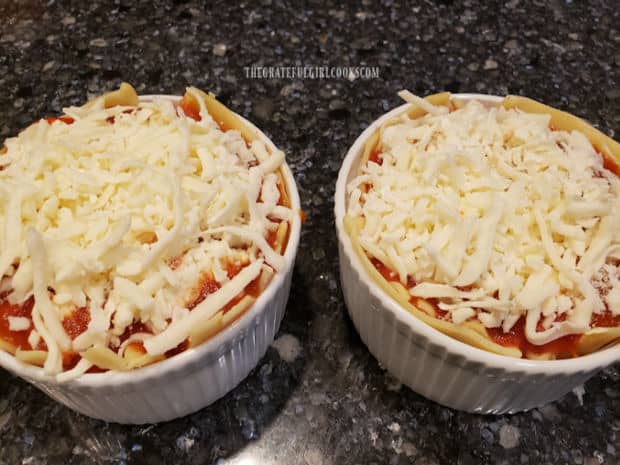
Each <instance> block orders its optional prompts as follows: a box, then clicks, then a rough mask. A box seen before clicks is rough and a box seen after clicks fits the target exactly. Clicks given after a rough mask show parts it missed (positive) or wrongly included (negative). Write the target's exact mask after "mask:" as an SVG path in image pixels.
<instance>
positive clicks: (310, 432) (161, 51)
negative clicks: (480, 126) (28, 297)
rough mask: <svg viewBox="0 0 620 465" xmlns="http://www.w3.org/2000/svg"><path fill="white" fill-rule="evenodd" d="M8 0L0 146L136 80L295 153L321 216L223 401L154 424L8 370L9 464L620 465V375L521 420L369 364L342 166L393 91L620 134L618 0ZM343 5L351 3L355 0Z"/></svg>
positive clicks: (3, 381) (4, 405)
mask: <svg viewBox="0 0 620 465" xmlns="http://www.w3.org/2000/svg"><path fill="white" fill-rule="evenodd" d="M232 3H233V2H218V3H217V4H214V5H212V6H203V5H199V4H197V3H192V2H183V1H178V2H174V3H172V2H170V3H167V2H163V1H158V0H157V1H149V2H138V1H133V2H129V1H127V2H125V1H122V2H121V1H118V0H117V1H115V2H104V1H102V0H94V1H93V2H78V1H73V2H59V1H54V0H51V1H49V2H42V1H32V0H23V1H19V2H15V3H6V2H1V3H0V89H2V92H1V94H0V137H1V138H4V137H6V136H9V135H12V134H15V133H16V132H17V131H18V130H19V129H20V128H21V127H23V126H25V125H27V124H28V123H29V122H31V121H33V120H34V119H36V118H38V117H40V116H41V115H49V114H56V113H58V112H60V110H61V108H62V106H64V105H69V104H77V103H80V102H83V101H84V100H85V99H86V98H87V97H88V96H90V95H94V94H98V93H101V92H103V91H106V90H109V89H112V88H113V87H115V86H116V85H117V84H118V83H119V82H120V80H128V81H130V82H132V83H134V84H135V85H136V87H137V88H138V90H139V91H140V92H141V93H176V94H178V93H181V92H182V91H183V88H184V86H186V85H188V84H193V85H197V86H199V87H202V88H203V89H208V90H211V91H213V92H215V93H216V94H217V95H219V97H220V98H221V99H222V100H223V101H224V102H225V103H226V104H227V105H229V106H230V107H232V108H233V109H234V110H235V111H237V112H239V113H241V114H243V115H244V116H246V117H248V118H249V119H251V120H252V121H254V122H255V123H256V124H257V125H259V126H260V127H261V128H263V129H264V130H265V131H266V132H267V133H268V134H269V135H270V136H271V137H272V139H273V140H274V141H275V142H276V144H278V145H279V146H280V147H281V148H282V149H283V150H285V152H286V154H287V158H288V161H289V164H290V165H291V167H292V169H293V171H294V172H295V176H296V179H297V182H298V185H299V189H300V192H301V196H302V202H303V208H304V210H305V211H306V213H307V216H308V221H307V223H306V225H305V228H304V230H303V233H302V242H301V247H300V250H299V255H298V262H297V265H296V270H295V271H296V272H295V276H294V286H293V290H292V293H291V299H290V302H289V306H288V310H287V314H286V316H285V319H284V322H283V324H282V328H281V331H280V336H279V339H278V341H277V342H276V344H275V347H274V348H272V349H270V350H269V352H268V353H267V355H266V357H265V358H264V360H263V361H262V362H261V363H260V364H259V366H258V367H257V368H256V369H255V370H254V371H253V372H252V374H251V375H250V376H249V378H248V379H247V380H246V381H244V382H243V383H242V384H241V385H240V386H239V387H238V388H237V389H235V390H234V391H233V392H231V393H230V394H229V395H227V396H226V397H225V398H223V399H222V400H220V401H218V402H217V403H215V404H213V405H212V406H210V407H208V408H206V409H204V410H202V411H200V412H198V413H196V414H194V415H191V416H189V417H186V418H183V419H180V420H176V421H173V422H170V423H166V424H161V425H155V426H140V427H129V426H119V425H111V424H105V423H102V422H99V421H96V420H91V419H88V418H86V417H83V416H80V415H78V414H75V413H73V412H71V411H69V410H67V409H66V408H64V407H62V406H60V405H58V404H56V403H54V402H53V401H51V400H49V399H48V398H47V397H46V396H45V395H43V394H42V393H40V392H39V391H37V390H36V389H34V388H33V387H31V386H29V385H28V384H26V383H24V382H22V381H21V380H19V379H16V378H14V377H12V376H10V375H9V374H8V373H6V372H5V371H2V370H0V464H1V465H17V464H24V465H38V464H51V465H60V464H63V465H65V464H89V463H97V464H118V465H120V464H157V463H168V464H180V463H188V464H217V465H226V464H238V465H255V464H273V465H280V464H286V465H302V464H307V465H332V464H339V465H340V464H342V465H348V464H409V463H414V464H419V465H422V464H424V465H430V464H459V465H468V464H565V463H566V464H577V465H578V464H586V465H595V464H602V463H606V464H618V463H620V371H619V370H618V367H617V366H616V367H615V368H610V369H607V370H605V371H604V372H603V373H601V374H599V375H598V376H596V377H594V378H593V379H592V380H590V381H589V382H588V383H586V385H585V386H584V388H583V390H578V391H577V392H576V394H569V395H567V396H566V397H565V398H564V399H562V400H560V401H558V402H556V403H554V404H551V405H548V406H546V407H543V408H540V409H536V410H533V411H530V412H528V413H523V414H517V415H514V416H500V417H482V416H475V415H469V414H465V413H460V412H456V411H453V410H450V409H447V408H443V407H441V406H439V405H437V404H434V403H432V402H429V401H427V400H425V399H424V398H422V397H420V396H419V395H417V394H415V393H413V392H411V391H410V390H409V389H407V388H404V387H401V386H400V385H399V384H398V383H397V382H395V380H394V379H392V378H391V377H390V376H389V375H387V374H386V373H385V372H384V371H383V370H382V369H381V367H380V366H379V365H378V364H377V362H376V361H375V360H374V359H373V358H372V357H371V356H370V355H369V353H368V351H367V350H366V349H365V347H364V346H363V344H362V343H361V341H360V339H359V337H358V336H357V334H356V333H355V330H354V329H353V327H352V325H351V322H350V320H349V319H348V317H347V316H346V310H345V307H344V303H343V299H342V295H341V291H340V288H339V283H338V271H337V259H336V255H337V248H336V239H335V234H334V224H333V216H332V207H333V202H332V195H333V192H334V183H335V180H336V175H337V170H338V167H339V164H340V162H341V160H342V158H343V156H344V154H345V152H346V150H347V147H348V146H349V145H350V144H351V143H352V142H353V141H354V139H355V138H356V136H357V135H358V134H359V133H360V132H361V130H362V129H363V128H365V127H366V126H367V125H368V123H369V122H370V121H372V120H373V119H375V118H377V117H378V116H379V115H380V114H382V113H383V112H385V111H386V110H388V109H390V108H392V107H394V106H395V105H396V104H397V103H398V99H397V97H396V92H397V91H398V90H400V89H401V88H405V87H406V88H409V89H410V90H412V91H414V92H416V93H418V94H427V93H432V92H435V91H440V90H450V91H460V92H484V93H496V94H505V93H507V92H511V93H520V94H526V95H529V96H531V97H534V98H537V99H540V100H543V101H545V102H547V103H549V104H551V105H555V106H558V107H561V108H563V109H566V110H568V111H571V112H575V113H577V114H579V115H581V116H583V117H585V118H587V119H588V120H590V121H591V122H593V123H594V124H595V125H597V126H598V127H600V128H601V129H603V130H604V131H606V132H607V133H609V134H611V135H614V134H616V135H617V134H619V133H620V90H619V89H618V84H619V83H620V29H618V24H620V14H619V13H618V8H617V5H616V4H615V3H614V2H611V1H604V0H599V1H596V2H590V3H587V4H586V3H585V2H581V1H576V0H575V1H560V0H551V1H549V2H543V1H536V2H525V1H519V0H510V1H507V2H497V3H496V2H475V1H466V2H463V3H461V2H452V1H443V2H437V3H436V4H432V3H431V2H424V3H422V2H420V3H418V4H414V5H412V6H399V5H398V4H397V2H393V1H389V0H385V1H383V2H371V1H363V2H356V1H347V2H325V3H324V4H321V3H320V2H313V1H310V2H303V4H302V3H301V2H300V3H299V5H298V6H291V5H285V4H284V3H283V2H280V1H270V0H264V1H262V2H251V1H247V2H244V3H240V4H238V5H232ZM345 3H346V4H345ZM252 65H255V66H293V65H320V66H373V67H378V68H379V71H380V77H379V78H375V79H361V78H359V79H354V80H350V79H323V80H312V79H273V80H270V79H248V78H246V76H245V71H244V68H245V67H250V66H252Z"/></svg>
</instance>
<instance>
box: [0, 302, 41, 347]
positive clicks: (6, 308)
mask: <svg viewBox="0 0 620 465" xmlns="http://www.w3.org/2000/svg"><path fill="white" fill-rule="evenodd" d="M32 307H34V298H32V297H30V298H29V299H28V300H27V301H26V302H25V303H24V305H12V304H10V303H9V302H8V300H7V299H6V295H4V296H2V300H1V301H0V337H1V338H2V339H3V340H4V341H6V342H8V343H9V344H12V345H13V346H15V347H16V348H19V349H22V350H32V349H33V347H31V346H30V344H29V343H28V336H29V335H30V331H31V330H32V328H33V327H34V326H33V324H32ZM10 316H13V317H24V318H28V319H29V320H30V328H29V329H27V330H25V331H11V330H9V317H10Z"/></svg>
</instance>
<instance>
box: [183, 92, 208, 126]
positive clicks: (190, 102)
mask: <svg viewBox="0 0 620 465" xmlns="http://www.w3.org/2000/svg"><path fill="white" fill-rule="evenodd" d="M179 106H180V107H181V109H182V110H183V113H185V116H187V117H188V118H191V119H193V120H195V121H200V120H202V118H201V117H200V107H199V106H198V103H197V102H196V101H195V100H194V99H193V98H192V97H190V96H189V95H184V96H183V98H182V99H181V102H180V103H179Z"/></svg>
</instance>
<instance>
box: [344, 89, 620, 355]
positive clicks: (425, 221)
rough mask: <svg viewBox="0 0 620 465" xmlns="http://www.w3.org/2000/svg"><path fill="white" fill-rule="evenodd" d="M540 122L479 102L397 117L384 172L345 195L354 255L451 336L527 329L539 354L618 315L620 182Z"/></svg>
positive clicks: (384, 146)
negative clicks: (434, 313)
mask: <svg viewBox="0 0 620 465" xmlns="http://www.w3.org/2000/svg"><path fill="white" fill-rule="evenodd" d="M444 110H445V108H444ZM549 119H550V118H549V116H547V115H539V114H527V113H523V112H521V111H518V110H506V109H504V108H503V107H497V108H487V107H485V106H483V105H482V104H481V103H479V102H477V101H470V102H469V103H467V104H466V105H465V106H464V107H463V108H461V109H458V110H455V111H453V112H450V113H447V112H446V111H443V112H442V111H435V112H432V113H428V114H426V115H425V116H423V117H421V118H418V119H413V120H411V119H409V118H408V116H407V115H406V114H403V115H401V116H399V117H398V118H397V120H396V121H394V122H392V123H391V124H389V125H387V127H385V128H384V129H383V131H382V133H381V137H380V140H379V147H380V151H381V157H382V163H375V162H372V161H371V162H369V163H367V165H366V166H363V167H361V170H360V173H359V176H358V177H356V178H355V179H353V180H352V181H351V183H350V184H349V186H348V192H349V207H348V209H349V210H348V212H349V215H351V216H362V217H363V218H364V219H365V222H364V226H363V228H362V230H361V231H360V235H359V241H360V244H361V246H362V247H363V248H364V250H365V251H366V252H367V253H368V254H369V255H370V256H372V257H375V258H376V259H378V260H380V261H381V262H383V264H385V265H386V266H388V267H389V268H390V269H391V270H393V271H394V272H395V277H396V278H397V279H398V280H400V282H401V283H402V284H403V285H405V286H407V281H408V278H412V279H413V281H414V282H415V283H416V284H415V285H413V286H412V287H410V288H409V292H410V294H411V296H415V297H421V298H429V299H437V301H438V306H439V308H440V309H442V310H445V311H447V312H448V315H447V316H448V318H449V319H450V320H451V321H452V322H454V323H456V324H459V323H462V322H463V321H466V320H469V319H475V318H477V319H478V320H479V321H480V322H481V323H482V324H483V325H484V326H485V327H487V328H500V327H501V328H502V329H503V331H505V332H507V331H509V330H510V329H511V328H512V327H513V325H514V324H515V323H516V322H517V321H518V320H519V318H520V317H521V316H524V317H525V321H526V323H525V333H526V337H527V339H528V341H529V342H531V343H533V344H536V345H541V344H545V343H547V342H550V341H552V340H554V339H557V338H559V337H562V336H564V335H568V334H575V333H583V332H585V331H587V330H588V329H589V328H590V322H591V316H592V314H593V313H601V312H605V311H611V312H612V314H613V315H617V314H619V313H620V285H619V284H618V283H619V273H618V267H617V263H618V258H620V224H619V218H620V195H619V194H620V181H619V179H618V177H617V176H616V175H615V174H613V173H612V172H610V171H608V170H606V169H605V168H604V167H603V160H602V157H601V156H600V155H599V154H598V153H597V152H596V151H595V149H594V148H593V147H592V145H591V144H590V142H589V141H588V140H587V139H586V137H585V136H584V135H583V134H581V133H579V132H576V131H573V132H571V133H569V132H565V131H552V130H551V129H549ZM559 320H564V321H561V322H560V321H559ZM539 322H540V323H541V324H542V330H541V328H538V329H537V325H538V324H539Z"/></svg>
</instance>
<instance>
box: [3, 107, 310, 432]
mask: <svg viewBox="0 0 620 465" xmlns="http://www.w3.org/2000/svg"><path fill="white" fill-rule="evenodd" d="M158 97H165V98H169V99H171V100H175V101H176V100H178V99H179V97H172V96H158ZM150 98H153V97H152V96H144V97H141V99H142V100H145V101H146V100H148V99H150ZM244 121H245V122H246V123H247V124H249V125H250V126H251V127H253V128H254V129H255V130H256V131H257V133H258V134H259V135H260V137H261V138H262V139H263V140H264V141H265V143H266V144H267V145H268V146H269V147H271V148H272V149H274V150H275V148H276V147H275V145H274V144H273V142H271V141H270V140H269V138H268V137H267V136H266V135H265V134H263V133H262V132H261V131H260V130H259V129H258V128H256V127H255V126H254V125H252V123H250V122H248V121H247V120H245V119H244ZM282 171H283V172H284V178H285V182H286V189H287V192H288V194H289V196H290V201H291V207H292V209H293V210H294V211H296V210H298V209H300V208H301V207H300V202H299V194H298V192H297V187H296V185H295V179H294V178H293V174H292V173H291V170H290V169H289V168H288V166H286V165H284V166H283V170H282ZM291 223H292V224H291V230H290V235H289V240H288V244H287V247H286V252H285V254H284V260H285V265H284V267H283V269H282V270H281V271H279V272H277V273H276V274H275V275H274V277H273V279H272V281H271V283H270V284H269V286H267V288H266V289H265V290H264V291H263V293H262V294H261V295H260V296H259V297H258V299H257V300H256V302H255V303H254V305H252V307H251V308H250V309H249V310H248V311H247V312H246V313H245V314H244V315H242V316H241V317H240V318H239V319H238V320H237V321H235V322H234V323H233V324H232V325H231V326H229V327H227V328H225V329H224V330H223V331H221V332H220V333H218V334H216V335H215V336H214V337H213V338H211V339H209V340H208V341H206V342H204V343H203V344H201V345H199V346H197V347H195V348H192V349H188V350H186V351H184V352H182V353H180V354H178V355H176V356H174V357H172V358H169V359H167V360H164V361H162V362H158V363H155V364H153V365H149V366H147V367H144V368H140V369H137V370H134V371H130V372H106V373H97V374H86V375H84V376H82V377H80V378H78V379H76V380H74V381H70V382H65V383H58V382H56V380H55V379H54V378H53V377H50V376H46V375H45V374H44V373H43V370H42V369H41V368H38V367H34V366H31V365H26V364H24V363H22V362H20V361H18V360H16V359H15V358H14V357H13V356H12V355H10V354H8V353H6V352H3V351H0V366H1V367H2V368H5V369H6V370H9V371H10V372H12V373H13V374H15V375H17V376H19V377H21V378H23V379H25V380H26V381H28V382H30V383H32V384H34V385H35V386H36V387H38V388H39V389H41V390H42V391H43V392H45V393H46V394H48V395H49V396H50V397H52V398H53V399H55V400H57V401H59V402H61V403H63V404H64V405H66V406H67V407H69V408H71V409H73V410H76V411H77V412H80V413H83V414H84V415H88V416H90V417H93V418H99V419H101V420H106V421H110V422H115V423H131V424H143V423H157V422H161V421H167V420H172V419H174V418H178V417H181V416H184V415H187V414H190V413H192V412H195V411H197V410H200V409H201V408H203V407H206V406H207V405H209V404H211V403H212V402H215V401H216V400H217V399H219V398H220V397H222V396H224V395H225V394H226V393H228V392H229V391H230V390H232V389H233V388H234V387H235V386H237V385H238V384H239V383H240V382H241V381H242V380H243V379H244V378H245V377H246V376H247V375H248V374H249V373H250V371H251V370H252V369H253V368H254V367H255V366H256V365H257V364H258V361H259V360H260V359H261V358H262V357H263V355H265V352H266V351H267V349H268V348H269V346H270V345H271V343H272V342H273V339H274V337H275V334H276V333H277V331H278V328H279V327H280V322H281V321H282V317H283V316H284V312H285V310H286V302H287V300H288V294H289V290H290V287H291V277H292V275H293V265H294V262H295V255H296V254H297V247H298V245H299V235H300V230H301V218H300V217H299V215H294V216H293V220H292V222H291Z"/></svg>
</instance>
